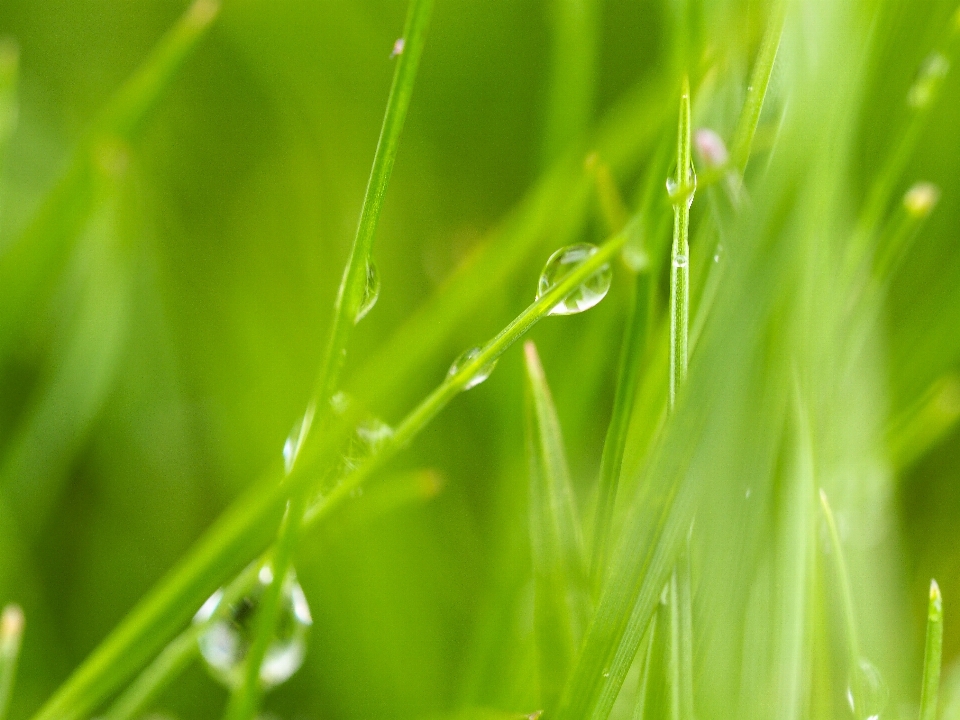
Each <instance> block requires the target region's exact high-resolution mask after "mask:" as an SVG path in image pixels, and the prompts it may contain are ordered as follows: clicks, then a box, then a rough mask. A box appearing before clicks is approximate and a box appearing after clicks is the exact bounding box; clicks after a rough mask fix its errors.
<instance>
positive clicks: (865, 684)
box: [847, 658, 890, 718]
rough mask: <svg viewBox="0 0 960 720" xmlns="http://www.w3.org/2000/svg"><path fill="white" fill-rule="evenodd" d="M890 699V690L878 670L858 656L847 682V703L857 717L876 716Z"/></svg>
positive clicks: (878, 715)
mask: <svg viewBox="0 0 960 720" xmlns="http://www.w3.org/2000/svg"><path fill="white" fill-rule="evenodd" d="M889 700H890V690H889V688H888V687H887V684H886V683H885V682H884V681H883V677H882V676H881V675H880V671H879V670H877V668H876V666H875V665H874V664H873V663H871V662H870V661H869V660H867V659H866V658H860V661H859V662H858V663H857V666H856V667H855V668H854V669H853V672H852V673H851V677H850V681H849V683H848V684H847V704H848V705H849V706H850V712H852V713H853V714H854V716H855V717H858V718H878V717H880V713H882V712H883V711H884V710H885V709H886V707H887V702H888V701H889Z"/></svg>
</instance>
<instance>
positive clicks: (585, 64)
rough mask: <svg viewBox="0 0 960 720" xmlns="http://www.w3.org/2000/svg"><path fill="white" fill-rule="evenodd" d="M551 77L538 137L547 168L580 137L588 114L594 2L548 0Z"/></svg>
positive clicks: (592, 89)
mask: <svg viewBox="0 0 960 720" xmlns="http://www.w3.org/2000/svg"><path fill="white" fill-rule="evenodd" d="M549 6H550V7H549V12H550V20H551V30H552V33H551V40H552V43H551V45H552V48H551V57H550V78H549V87H548V91H547V107H546V122H545V124H544V135H543V161H544V162H543V164H544V166H545V167H546V166H549V165H550V164H551V163H553V162H554V161H555V160H557V158H559V157H561V156H562V155H563V154H564V153H565V152H566V151H567V150H568V149H569V148H570V146H571V145H576V144H578V143H579V142H581V141H582V140H583V139H584V136H585V135H586V132H587V129H588V128H589V127H590V123H591V121H592V119H593V118H592V115H593V104H594V96H595V95H596V84H597V80H596V75H597V64H598V63H597V55H598V49H599V34H600V32H599V31H600V3H599V2H598V0H551V2H550V3H549Z"/></svg>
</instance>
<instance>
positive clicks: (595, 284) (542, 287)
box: [537, 243, 613, 315]
mask: <svg viewBox="0 0 960 720" xmlns="http://www.w3.org/2000/svg"><path fill="white" fill-rule="evenodd" d="M598 249H599V248H597V246H596V245H590V244H589V243H578V244H576V245H568V246H567V247H565V248H560V249H559V250H557V251H556V252H555V253H554V254H553V255H551V256H550V257H549V259H548V260H547V264H546V265H544V267H543V272H542V273H540V282H539V283H538V285H537V299H538V300H539V299H540V298H541V297H543V296H544V295H546V294H547V293H548V292H550V290H552V289H553V288H554V287H556V286H557V284H559V283H560V282H562V281H563V279H564V278H565V277H567V275H569V274H570V273H571V272H573V271H574V270H575V269H576V268H577V267H578V266H579V265H580V264H581V263H583V262H584V261H586V260H587V259H588V258H589V257H590V256H592V255H594V254H595V253H596V252H597V250H598ZM612 280H613V271H612V270H611V269H610V264H609V263H606V264H604V265H603V266H602V267H600V268H599V269H598V270H597V271H596V272H595V273H594V274H593V275H591V276H590V277H588V278H587V279H586V280H584V281H583V282H582V283H581V284H580V285H579V286H578V287H576V288H574V289H573V290H572V291H571V292H570V294H569V295H567V296H566V297H565V298H563V300H561V301H560V302H558V303H557V304H556V305H554V306H553V307H552V308H551V309H550V312H549V314H550V315H574V314H576V313H580V312H583V311H584V310H589V309H590V308H592V307H593V306H594V305H596V304H597V303H598V302H600V301H601V300H603V298H604V297H606V295H607V291H609V290H610V283H611V282H612Z"/></svg>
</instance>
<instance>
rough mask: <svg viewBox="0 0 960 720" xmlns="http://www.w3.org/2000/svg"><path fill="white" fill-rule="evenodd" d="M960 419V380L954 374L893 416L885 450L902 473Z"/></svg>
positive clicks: (945, 377)
mask: <svg viewBox="0 0 960 720" xmlns="http://www.w3.org/2000/svg"><path fill="white" fill-rule="evenodd" d="M958 420H960V377H958V376H957V375H956V374H955V373H951V374H949V375H945V376H943V377H941V378H939V379H937V380H936V382H934V383H933V384H932V385H931V386H930V388H929V389H928V390H927V391H926V392H925V393H923V395H922V396H921V397H920V398H919V399H918V400H917V401H916V402H914V403H913V405H911V406H910V407H909V408H907V409H906V410H904V411H903V412H902V413H901V414H900V415H899V416H898V417H895V418H894V419H893V420H892V421H891V423H890V427H889V428H887V447H888V448H889V453H890V459H891V461H892V463H893V466H894V468H896V469H897V470H905V469H906V468H908V467H910V466H911V465H912V464H913V463H915V462H916V461H917V460H918V459H920V458H921V457H922V456H923V455H924V454H926V453H927V451H928V450H930V449H931V448H932V447H934V446H935V445H936V444H937V443H938V442H939V441H940V440H942V439H943V438H944V437H946V435H947V433H948V432H949V431H950V429H951V428H953V427H954V426H955V425H956V424H957V421H958Z"/></svg>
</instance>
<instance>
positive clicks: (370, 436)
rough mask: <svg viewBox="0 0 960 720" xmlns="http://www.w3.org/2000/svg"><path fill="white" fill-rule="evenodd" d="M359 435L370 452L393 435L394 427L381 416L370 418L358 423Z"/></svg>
mask: <svg viewBox="0 0 960 720" xmlns="http://www.w3.org/2000/svg"><path fill="white" fill-rule="evenodd" d="M357 437H358V438H359V439H360V441H361V442H362V443H363V444H364V445H365V446H366V448H367V452H368V453H370V452H373V451H374V450H377V449H378V448H379V447H380V446H381V445H382V444H383V443H385V442H386V441H387V440H389V439H390V438H392V437H393V428H392V427H390V426H389V425H387V424H386V423H385V422H383V420H380V419H379V418H369V419H368V420H364V421H363V422H362V423H360V424H359V425H357Z"/></svg>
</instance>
